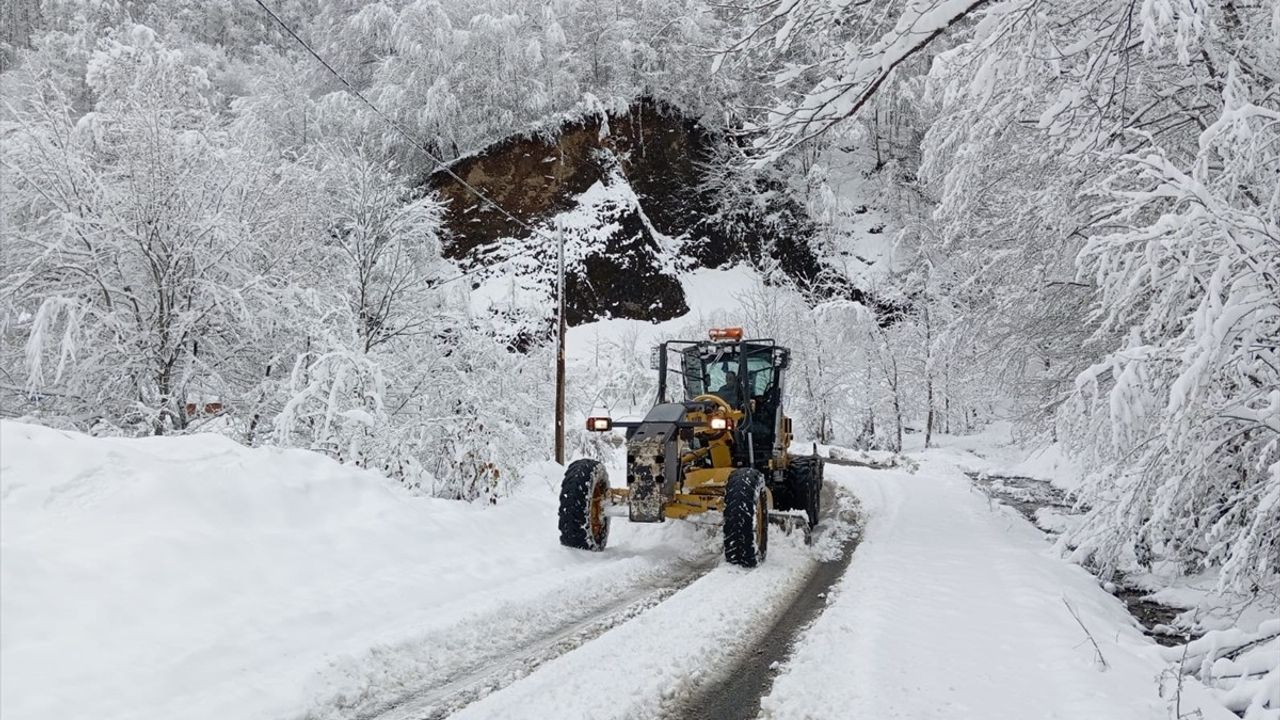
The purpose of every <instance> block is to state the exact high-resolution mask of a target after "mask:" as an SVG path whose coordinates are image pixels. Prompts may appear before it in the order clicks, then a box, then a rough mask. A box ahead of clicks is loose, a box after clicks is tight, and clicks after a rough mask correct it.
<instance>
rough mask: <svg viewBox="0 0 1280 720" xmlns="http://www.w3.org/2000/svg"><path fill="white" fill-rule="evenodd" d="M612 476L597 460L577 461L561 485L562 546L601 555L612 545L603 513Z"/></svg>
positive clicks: (565, 475) (567, 471)
mask: <svg viewBox="0 0 1280 720" xmlns="http://www.w3.org/2000/svg"><path fill="white" fill-rule="evenodd" d="M608 495H609V475H608V473H606V472H605V469H604V465H602V464H600V463H599V462H597V461H595V460H587V459H583V460H575V461H574V462H573V463H572V464H570V465H569V468H568V469H567V470H565V473H564V482H562V483H561V484H560V544H561V545H564V546H565V547H571V548H578V549H580V550H593V551H596V552H599V551H600V550H603V549H604V546H605V545H606V544H607V543H608V542H609V516H607V515H605V514H604V503H605V499H606V498H607V497H608Z"/></svg>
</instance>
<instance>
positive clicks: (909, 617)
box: [0, 422, 1274, 720]
mask: <svg viewBox="0 0 1280 720" xmlns="http://www.w3.org/2000/svg"><path fill="white" fill-rule="evenodd" d="M955 442H956V443H957V444H958V445H968V446H970V447H974V448H985V445H984V443H988V442H989V438H988V439H986V440H974V439H969V440H956V441H955ZM984 454H987V455H988V456H989V453H988V452H986V450H985V449H984ZM916 458H917V460H918V462H916V463H908V464H906V465H904V466H902V467H897V468H892V469H887V470H883V469H882V470H876V469H867V468H847V467H838V466H830V467H829V468H828V473H827V476H828V478H829V480H831V481H833V482H835V483H838V484H840V485H841V486H842V487H843V488H845V489H847V490H848V491H851V492H852V493H854V494H855V495H856V496H857V497H859V498H860V499H861V502H862V505H863V508H864V510H865V513H866V525H865V533H864V537H863V540H862V544H861V546H860V547H859V549H858V550H857V552H856V553H855V555H854V558H853V563H852V565H851V566H850V570H849V572H848V573H847V574H846V576H845V577H844V579H843V580H842V581H841V582H840V583H839V585H838V587H837V590H836V592H834V593H833V595H832V597H831V598H830V600H829V606H828V609H827V611H826V612H825V613H824V614H823V615H822V616H820V617H819V619H818V620H817V621H816V622H815V623H814V625H813V626H812V627H811V628H810V629H809V630H808V631H806V632H805V633H804V634H802V635H801V637H800V640H799V643H798V645H797V648H796V649H795V651H794V653H793V655H792V656H791V658H790V660H789V661H788V662H787V663H786V664H785V666H784V667H783V668H782V670H781V675H780V677H779V678H778V680H777V682H776V684H775V685H774V686H773V688H772V691H771V693H770V694H769V695H768V697H766V698H765V699H764V701H763V703H762V707H763V710H764V713H765V715H766V717H771V718H815V719H816V718H831V719H833V720H834V719H836V718H847V717H874V718H972V719H974V720H979V719H981V720H988V719H991V720H998V719H1000V718H1011V719H1012V718H1018V719H1022V718H1079V719H1080V720H1094V719H1098V720H1107V719H1109V718H1115V719H1116V720H1121V719H1123V720H1157V719H1160V720H1164V719H1165V718H1168V717H1170V715H1169V712H1170V710H1169V708H1170V703H1171V702H1172V698H1173V697H1174V693H1175V689H1176V687H1177V683H1176V678H1177V675H1176V674H1175V673H1171V672H1169V668H1170V667H1171V663H1174V662H1176V658H1172V657H1170V656H1168V654H1167V653H1166V654H1163V655H1162V653H1161V651H1160V650H1159V649H1158V648H1157V647H1156V646H1155V645H1154V644H1153V643H1152V642H1151V641H1150V640H1148V639H1147V638H1145V637H1144V636H1143V635H1142V634H1141V632H1140V631H1139V629H1138V628H1137V627H1136V625H1135V623H1134V621H1133V620H1132V618H1130V617H1129V615H1128V614H1127V613H1126V612H1125V610H1124V608H1123V606H1122V605H1121V604H1120V602H1119V601H1118V600H1117V599H1115V598H1114V597H1112V596H1111V595H1109V594H1108V593H1107V592H1106V591H1105V590H1104V589H1103V588H1101V587H1100V586H1099V584H1098V582H1097V581H1096V580H1095V579H1094V578H1093V577H1092V576H1090V575H1089V574H1088V573H1087V572H1085V571H1084V570H1083V569H1081V568H1079V567H1077V566H1075V565H1072V564H1070V563H1069V562H1067V561H1065V560H1063V559H1061V558H1060V557H1059V556H1058V555H1057V554H1056V553H1055V552H1054V551H1053V549H1052V547H1051V545H1050V543H1049V541H1048V540H1046V539H1045V537H1044V536H1043V535H1042V534H1040V533H1039V532H1038V531H1036V530H1035V529H1034V528H1033V527H1032V526H1031V525H1030V524H1028V523H1027V522H1026V521H1025V520H1023V519H1022V518H1021V517H1020V516H1018V515H1016V514H1015V513H1013V512H1012V511H1009V510H1007V509H1005V508H1002V507H1001V506H999V505H996V504H992V503H990V502H988V501H987V500H986V498H985V497H984V496H982V495H980V494H979V493H977V492H975V491H973V490H972V489H971V488H970V487H969V484H968V482H967V480H966V478H965V477H964V475H963V472H964V471H965V470H974V469H977V470H982V469H988V468H989V466H990V464H991V463H992V462H993V461H992V460H991V459H989V457H988V459H984V458H980V457H979V456H977V455H974V454H972V453H970V452H968V451H966V450H960V449H955V448H953V449H949V450H931V451H925V452H923V453H920V454H916ZM615 473H616V468H615ZM557 476H558V469H557V467H556V466H554V465H551V464H547V465H544V466H541V467H538V468H534V469H533V470H531V472H530V474H529V475H528V477H526V479H525V484H524V486H523V488H522V490H521V491H520V493H519V494H518V495H517V496H516V497H513V498H511V499H509V500H506V501H504V502H503V503H501V504H500V505H498V506H496V507H493V506H485V505H467V504H463V503H458V502H452V501H444V500H434V499H427V498H421V497H415V496H411V495H409V494H408V493H406V492H404V491H402V490H401V489H399V488H398V487H397V486H396V485H395V484H394V483H392V482H391V481H389V480H387V479H385V478H383V477H381V476H379V475H377V474H375V473H372V472H367V471H362V470H359V469H353V468H349V467H344V466H342V465H339V464H338V463H336V462H334V461H332V460H330V459H328V458H325V457H323V456H320V455H317V454H314V453H309V452H305V451H297V450H290V451H281V450H273V449H249V448H244V447H242V446H239V445H236V444H235V443H233V442H231V441H229V440H226V439H224V438H221V437H217V436H190V437H181V438H148V439H135V440H122V439H103V438H91V437H87V436H84V435H79V434H75V433H67V432H61V431H57V430H52V429H48V428H42V427H36V426H30V425H22V424H16V423H10V422H3V423H0V551H2V554H3V558H2V562H0V587H2V588H3V592H2V593H0V625H2V628H0V685H2V686H3V692H0V716H3V717H4V718H5V720H45V719H50V720H52V719H55V718H56V719H58V720H73V719H76V718H94V719H95V720H114V719H124V718H173V717H182V718H192V719H194V720H202V719H204V718H210V719H213V718H219V719H222V718H237V719H239V718H247V719H253V718H301V717H308V718H326V719H328V718H345V717H352V716H356V715H359V716H368V713H372V712H376V711H381V710H384V709H387V708H391V707H394V706H395V704H396V703H397V702H399V701H401V700H405V699H409V700H411V701H412V700H413V699H414V698H415V697H418V696H419V694H420V692H421V691H423V690H424V689H431V688H434V687H440V686H447V685H448V684H449V683H450V682H451V681H452V680H453V679H454V678H456V677H459V676H461V675H467V673H470V672H472V671H473V670H482V671H485V672H489V673H490V674H489V675H484V676H483V678H484V682H485V683H489V684H488V685H485V686H483V687H481V688H480V690H479V691H474V692H471V694H470V695H467V696H466V699H467V700H468V701H470V700H476V702H474V703H472V704H470V705H469V706H467V707H465V708H464V709H463V710H462V712H461V713H459V717H466V718H498V717H504V718H505V717H531V718H532V717H557V718H560V717H582V718H603V717H620V718H621V717H629V718H642V717H644V718H648V717H654V716H656V715H658V714H660V713H662V712H663V711H665V710H669V709H671V708H673V707H678V705H679V702H680V700H681V699H682V698H688V697H690V696H693V695H695V694H696V692H697V691H698V690H699V689H700V687H703V686H705V683H707V682H708V681H710V680H712V679H713V678H714V676H715V675H716V674H717V673H722V672H725V671H726V670H727V669H728V668H729V667H730V663H731V662H733V661H734V660H735V659H736V655H737V653H739V652H741V651H742V650H743V649H744V648H746V647H748V646H749V643H750V641H751V640H752V637H753V632H755V631H757V630H759V629H762V628H765V627H767V625H768V624H769V623H770V622H771V620H772V619H773V618H774V617H775V616H776V614H777V613H778V612H780V611H782V610H783V609H784V608H785V604H786V600H787V597H788V595H789V593H791V592H793V590H794V588H796V587H797V586H798V585H799V584H800V583H802V582H803V579H804V577H805V575H806V572H807V570H808V568H809V567H811V564H812V562H813V561H814V557H815V554H818V553H821V552H822V551H823V548H824V543H823V542H821V538H819V542H818V543H817V544H816V546H815V547H814V548H805V547H804V546H803V545H802V544H801V543H800V542H799V539H798V538H797V537H794V536H793V537H784V536H782V535H781V534H780V533H777V532H775V533H773V535H772V541H771V548H770V556H769V560H768V562H767V563H766V564H765V566H763V567H762V568H759V569H757V570H754V571H747V570H742V569H740V568H735V567H729V566H725V565H723V564H722V563H721V561H720V557H719V549H718V530H717V528H715V527H714V526H705V525H697V524H693V523H666V524H664V525H661V526H636V525H628V524H626V523H624V522H615V523H614V525H613V529H612V533H611V537H610V545H609V547H608V548H607V549H606V550H605V551H604V552H602V553H583V552H577V551H571V550H567V549H565V548H562V547H560V546H559V545H558V544H557V538H556V532H555V502H556V484H557V482H558V477H557ZM655 588H656V589H662V588H668V590H667V591H666V592H665V593H662V594H660V596H657V597H655V596H654V594H653V593H654V590H655ZM672 593H674V594H672ZM663 598H665V599H663ZM658 600H661V602H657V601H658ZM636 603H639V606H638V607H634V608H633V606H635V605H636ZM655 603H656V604H655ZM1068 605H1069V606H1070V609H1069V608H1068ZM623 608H630V609H629V610H628V611H627V612H624V613H621V614H620V615H619V612H618V611H619V610H620V609H623ZM1072 610H1074V611H1075V612H1076V613H1078V615H1079V621H1077V620H1076V619H1075V617H1073V616H1072V612H1071V611H1072ZM606 616H608V617H612V619H611V620H609V621H608V622H606V623H604V625H603V626H602V627H600V628H599V630H598V631H596V630H593V631H592V632H591V633H586V634H585V635H584V637H582V638H579V640H578V641H575V642H571V643H569V644H567V645H563V646H561V647H559V649H558V650H557V649H555V648H552V647H551V644H549V642H550V641H551V640H556V642H559V640H558V639H557V638H559V637H560V636H561V635H563V634H565V633H577V632H578V631H579V630H580V629H581V628H582V627H584V623H588V622H594V621H596V620H599V619H600V618H605V617H606ZM1081 624H1083V627H1081ZM1085 628H1087V631H1088V634H1087V635H1086V630H1085ZM596 635H598V637H597V636H596ZM1090 636H1092V641H1091V640H1090ZM1093 642H1096V643H1097V645H1098V650H1097V651H1095V649H1094V647H1093V644H1092V643H1093ZM1202 644H1203V643H1202ZM542 646H546V647H547V648H548V651H547V652H545V653H543V655H542V656H541V657H540V658H539V659H538V661H537V662H536V663H533V664H528V663H525V661H524V659H526V658H527V656H528V653H529V652H530V651H531V650H534V651H537V650H538V649H539V648H540V647H542ZM559 653H563V654H559ZM1099 653H1100V654H1101V656H1102V658H1103V659H1104V660H1105V663H1106V665H1105V667H1104V666H1103V665H1102V663H1101V662H1100V661H1099V659H1098V657H1097V656H1098V654H1099ZM557 654H559V656H558V657H557V656H556V655H557ZM513 658H521V660H520V662H514V661H513V660H512V659H513ZM1258 658H1262V660H1261V662H1265V658H1266V655H1265V654H1254V655H1252V656H1249V657H1247V658H1245V659H1243V660H1242V661H1241V662H1239V663H1236V664H1237V665H1239V666H1240V667H1242V668H1244V669H1245V670H1253V669H1254V668H1253V664H1256V663H1258V662H1260V660H1259V659H1258ZM1219 664H1221V663H1219ZM1246 665H1247V667H1246ZM508 666H509V667H508ZM1273 684H1274V683H1273ZM1265 687H1270V686H1265ZM1265 687H1264V691H1266V690H1265ZM489 693H491V694H489ZM486 694H487V696H486ZM427 695H428V697H431V694H430V693H427ZM410 706H412V703H411V705H410ZM410 706H406V707H410ZM450 707H452V706H450ZM1181 709H1182V712H1183V713H1184V714H1185V713H1187V712H1190V711H1191V710H1200V711H1201V712H1202V713H1203V715H1202V717H1203V718H1205V719H1207V720H1215V719H1225V718H1230V717H1233V716H1232V715H1231V714H1230V713H1227V712H1226V711H1225V710H1223V709H1222V708H1221V706H1220V705H1218V704H1217V703H1215V702H1214V701H1213V699H1212V698H1211V697H1210V696H1209V695H1208V694H1207V692H1206V691H1205V689H1204V687H1203V686H1202V685H1201V684H1200V683H1199V682H1198V681H1196V680H1195V679H1194V678H1191V677H1185V678H1184V680H1183V682H1182V689H1181ZM1259 717H1270V716H1268V715H1259Z"/></svg>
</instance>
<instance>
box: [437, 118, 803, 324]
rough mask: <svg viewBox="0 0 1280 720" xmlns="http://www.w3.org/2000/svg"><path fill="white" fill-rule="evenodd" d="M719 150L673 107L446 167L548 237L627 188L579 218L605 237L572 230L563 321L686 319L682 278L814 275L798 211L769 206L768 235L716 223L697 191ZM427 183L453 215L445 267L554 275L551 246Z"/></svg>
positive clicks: (455, 189)
mask: <svg viewBox="0 0 1280 720" xmlns="http://www.w3.org/2000/svg"><path fill="white" fill-rule="evenodd" d="M718 141H719V138H718V137H717V136H716V135H715V134H714V133H712V132H709V131H708V130H706V129H705V128H703V127H702V126H701V125H699V124H698V123H697V122H696V121H694V120H692V119H690V118H688V117H685V116H683V115H681V114H680V113H679V111H677V110H676V109H675V108H672V107H670V106H668V105H665V104H663V103H659V102H656V101H653V100H640V101H637V102H636V103H634V104H633V105H632V106H631V107H630V108H628V109H627V110H626V111H625V112H622V113H615V114H611V115H609V116H608V118H607V129H606V130H605V131H603V132H602V117H601V116H600V115H599V114H595V115H591V116H586V117H582V118H579V119H576V120H572V121H567V122H565V123H564V124H563V125H561V126H560V127H559V128H555V129H553V130H552V131H550V132H546V133H543V134H530V135H525V136H517V137H511V138H507V139H505V140H503V141H501V142H498V143H496V144H494V145H491V146H490V147H488V148H485V149H484V150H482V151H480V152H478V153H475V154H473V155H470V156H467V157H465V158H462V159H460V160H458V161H456V162H454V163H453V165H452V169H453V171H454V172H455V173H457V174H458V175H459V176H460V177H462V178H463V179H465V180H466V182H467V183H468V184H470V185H472V186H474V187H475V188H477V189H479V190H480V191H481V192H483V193H485V194H486V195H487V196H489V197H490V198H492V199H493V200H494V201H495V202H496V203H497V204H498V205H500V206H501V207H502V208H503V209H504V210H505V211H506V212H508V213H510V214H511V215H512V216H514V217H515V218H518V219H519V221H520V222H522V223H525V224H527V225H530V226H533V227H539V228H542V229H544V230H547V229H549V228H550V227H551V226H552V224H553V219H554V218H557V217H560V218H563V217H565V216H566V215H569V214H573V215H574V216H575V217H578V218H579V219H580V215H581V213H582V212H583V211H584V208H585V205H584V203H583V202H582V198H583V195H584V194H586V193H587V192H588V190H591V189H592V188H593V187H594V186H596V185H597V183H599V184H602V185H603V186H606V187H614V188H616V186H617V185H618V184H619V183H621V184H625V185H626V186H629V189H630V192H625V193H618V194H617V195H616V197H617V198H623V197H630V198H634V200H633V201H630V202H625V201H623V200H615V201H614V202H609V203H597V204H595V205H592V206H591V207H589V208H586V210H588V211H589V212H594V213H595V214H596V217H595V218H594V223H595V224H596V225H597V226H598V227H599V228H601V229H608V230H609V232H594V233H593V232H589V231H584V230H582V229H581V228H579V229H578V230H570V231H567V232H569V233H571V234H573V235H574V238H572V239H571V240H576V241H577V242H575V243H574V244H575V247H574V249H573V251H572V252H573V253H574V257H573V258H572V260H573V262H571V263H570V267H571V268H572V272H571V273H570V276H569V278H568V281H567V283H566V287H567V289H568V296H567V298H568V311H567V318H568V321H569V323H570V324H580V323H583V322H588V321H590V320H593V319H595V318H598V317H604V316H613V317H625V318H636V319H644V320H650V321H660V320H666V319H670V318H673V317H677V316H679V315H681V314H683V313H685V312H687V311H688V307H687V305H686V304H685V299H684V293H683V290H682V288H681V286H680V283H679V281H678V278H677V275H676V273H677V272H678V271H680V270H683V269H689V268H693V267H699V266H701V267H719V266H723V265H724V264H726V263H729V262H732V261H735V260H743V259H748V258H754V259H758V258H759V257H760V255H761V254H762V253H764V252H768V253H770V254H771V255H773V256H774V257H775V258H776V259H777V260H778V262H779V265H780V267H781V269H782V270H783V271H784V272H786V273H787V274H789V275H791V276H792V277H793V278H796V279H797V280H798V281H799V282H801V284H806V283H808V282H811V281H813V280H814V279H815V278H816V277H817V276H818V275H819V273H820V271H821V265H820V263H819V262H818V260H817V259H816V258H815V257H814V254H813V252H812V251H811V250H810V248H809V245H808V238H809V236H810V235H811V234H812V227H811V224H810V223H809V221H808V220H807V218H805V217H804V213H803V211H802V210H801V209H800V208H799V207H798V206H796V205H795V204H794V203H790V202H789V201H781V202H780V204H779V207H777V208H771V209H770V210H769V214H771V215H772V216H773V217H774V218H775V219H777V218H781V220H780V221H776V222H774V223H771V224H770V226H769V227H768V228H765V227H764V224H763V223H761V224H760V226H759V227H758V228H756V227H752V226H751V225H750V224H749V223H743V222H738V223H723V222H721V221H716V220H713V219H712V218H714V217H716V216H717V206H716V203H715V201H714V198H712V197H711V196H710V195H709V193H707V192H705V191H704V190H703V189H702V188H701V184H702V181H703V172H704V171H703V169H702V166H701V164H702V163H703V162H705V161H706V160H707V159H709V158H710V157H711V154H712V151H713V150H714V148H715V144H716V143H717V142H718ZM427 185H428V187H429V188H431V189H433V190H435V191H436V192H437V193H438V194H439V195H440V197H441V198H442V199H444V200H445V202H446V203H447V206H448V213H447V216H446V230H447V234H448V238H447V241H446V254H447V255H448V256H449V257H450V258H452V259H455V260H457V261H459V262H460V263H462V264H464V265H466V266H469V267H472V266H476V265H482V264H487V263H491V262H493V261H494V259H495V258H498V259H501V258H503V257H511V256H512V255H513V254H514V253H513V251H512V250H511V248H512V247H515V248H520V252H528V253H529V254H531V255H532V256H534V257H536V258H537V259H538V265H539V267H538V271H539V272H541V273H544V274H546V276H547V277H550V273H551V272H552V270H553V268H554V263H555V258H556V248H555V247H553V246H552V243H551V242H550V241H548V240H547V239H546V238H545V237H539V236H537V235H531V233H529V232H528V231H527V230H525V229H524V228H522V227H521V225H520V224H519V223H517V222H515V221H513V220H512V219H511V218H509V217H506V216H505V215H504V214H503V213H502V212H500V211H498V210H497V209H495V208H493V207H492V206H489V205H486V204H484V203H482V202H480V201H479V200H478V199H477V198H476V197H475V195H474V194H473V193H471V192H470V191H469V190H468V189H467V188H465V187H464V186H463V185H462V184H460V183H458V182H457V181H456V180H454V179H453V178H452V177H450V176H448V175H447V174H445V173H440V172H438V173H435V174H434V175H432V176H431V177H430V178H429V179H428V181H427ZM779 197H783V196H782V195H781V194H779ZM588 224H590V223H588ZM744 227H752V229H751V231H749V232H748V231H744V230H742V228H744ZM547 234H548V235H550V234H552V233H551V232H548V233H547ZM504 245H505V246H509V247H505V248H504V247H500V246H504Z"/></svg>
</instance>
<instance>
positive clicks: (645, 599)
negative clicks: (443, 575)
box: [302, 554, 718, 720]
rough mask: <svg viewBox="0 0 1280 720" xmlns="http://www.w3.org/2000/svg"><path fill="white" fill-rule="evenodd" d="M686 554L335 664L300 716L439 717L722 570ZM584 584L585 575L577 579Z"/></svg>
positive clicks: (320, 719) (349, 719) (711, 558)
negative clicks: (328, 682)
mask: <svg viewBox="0 0 1280 720" xmlns="http://www.w3.org/2000/svg"><path fill="white" fill-rule="evenodd" d="M717 562H718V558H717V556H715V555H712V554H699V555H694V556H686V557H682V558H679V559H675V560H672V561H670V562H667V563H664V564H662V565H660V566H659V567H656V568H653V567H650V568H645V569H641V570H638V571H631V572H628V573H621V574H619V573H615V572H609V570H611V568H608V566H602V571H603V572H602V573H600V574H601V575H602V576H603V577H601V578H600V579H599V581H598V582H593V583H590V584H589V586H590V587H593V588H594V590H592V591H588V592H584V591H582V590H581V589H580V588H579V587H578V586H576V585H567V586H559V587H556V588H555V589H554V590H553V591H551V592H548V593H545V594H543V595H541V596H539V597H536V598H529V599H525V600H522V601H520V602H517V603H508V604H504V605H502V606H500V607H499V608H497V609H496V610H491V611H487V612H483V613H478V614H476V615H474V616H472V617H470V618H467V619H466V620H464V621H463V622H459V623H457V624H454V625H450V626H447V627H445V628H443V629H440V630H436V631H433V632H429V633H427V634H425V635H423V636H420V637H418V638H416V639H414V640H413V641H411V642H406V643H402V644H398V645H395V646H390V647H382V648H377V649H375V650H374V651H372V652H371V653H370V654H369V656H368V657H365V658H362V659H360V660H359V661H347V662H346V663H345V664H346V667H340V668H335V673H334V674H337V675H340V676H345V680H342V681H339V682H337V683H336V684H338V685H343V686H345V689H344V690H342V691H339V692H337V693H333V694H331V697H329V699H327V700H325V701H323V702H321V703H320V704H319V705H317V706H316V707H314V708H313V709H312V710H311V711H309V712H307V713H306V714H305V715H303V716H302V719H303V720H339V719H341V720H433V719H435V718H442V717H446V716H447V715H449V714H450V713H452V712H455V711H457V710H458V709H460V708H462V707H465V706H466V705H468V704H470V703H472V702H475V701H476V700H479V699H481V698H483V697H485V696H486V695H488V694H490V693H492V692H495V691H497V690H500V689H502V688H504V687H506V686H507V685H509V684H511V683H513V682H515V681H517V680H519V679H520V678H522V677H524V676H526V675H528V674H529V673H531V672H533V671H534V670H536V669H537V668H538V667H539V666H541V665H542V664H543V663H545V662H547V661H549V660H553V659H555V658H557V657H559V656H560V655H563V654H565V653H567V652H570V651H572V650H574V649H576V648H578V647H580V646H581V645H583V644H585V643H587V642H590V641H591V640H593V639H595V638H596V637H599V636H600V635H601V634H603V633H604V632H606V631H608V630H609V629H610V628H613V627H615V626H617V625H619V624H622V623H625V622H626V621H628V620H630V619H632V618H634V617H636V616H637V615H639V614H641V613H643V612H645V611H646V610H648V609H650V608H652V607H655V606H656V605H658V604H660V603H661V602H662V601H663V600H665V599H667V598H669V597H671V596H672V595H674V594H675V593H676V592H678V591H679V590H680V589H682V588H684V587H687V586H688V585H689V584H690V583H692V582H694V581H695V580H697V579H698V578H699V577H701V576H702V575H704V574H705V573H706V572H707V571H708V570H710V569H712V568H713V567H715V566H716V564H717ZM579 582H581V579H579Z"/></svg>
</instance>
